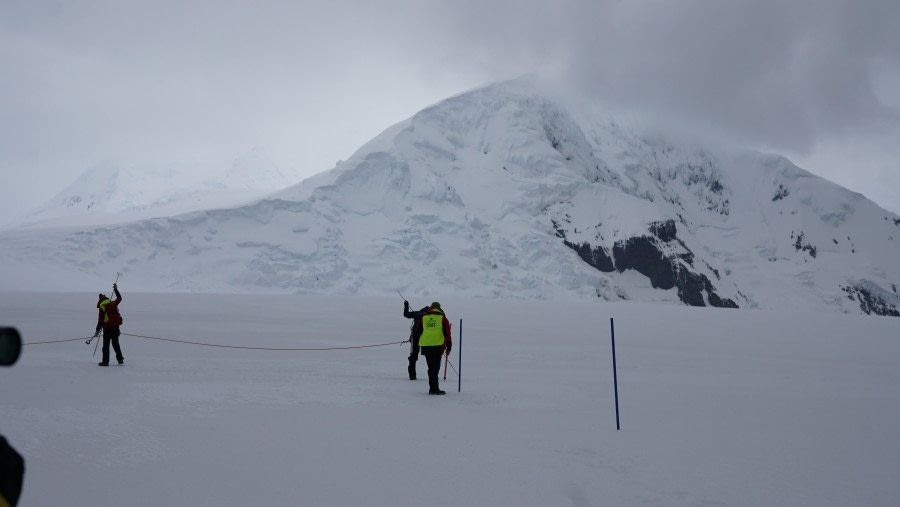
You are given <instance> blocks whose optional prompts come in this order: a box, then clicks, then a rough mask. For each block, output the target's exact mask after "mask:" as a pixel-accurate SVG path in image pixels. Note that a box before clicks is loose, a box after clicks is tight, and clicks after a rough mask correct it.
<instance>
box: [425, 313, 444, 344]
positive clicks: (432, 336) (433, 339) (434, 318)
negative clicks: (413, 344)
mask: <svg viewBox="0 0 900 507" xmlns="http://www.w3.org/2000/svg"><path fill="white" fill-rule="evenodd" d="M443 317H444V316H443V315H441V314H439V313H429V314H428V315H426V316H424V317H422V335H421V336H419V346H420V347H433V346H436V345H443V344H444V326H443Z"/></svg>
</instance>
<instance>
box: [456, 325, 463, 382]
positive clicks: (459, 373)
mask: <svg viewBox="0 0 900 507" xmlns="http://www.w3.org/2000/svg"><path fill="white" fill-rule="evenodd" d="M456 353H457V354H459V359H458V360H457V364H458V365H459V371H457V372H456V382H457V383H456V392H458V393H461V392H462V319H459V344H457V345H456Z"/></svg>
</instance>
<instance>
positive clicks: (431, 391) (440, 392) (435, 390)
mask: <svg viewBox="0 0 900 507" xmlns="http://www.w3.org/2000/svg"><path fill="white" fill-rule="evenodd" d="M428 394H447V393H446V391H441V390H440V389H432V390H430V391H428Z"/></svg>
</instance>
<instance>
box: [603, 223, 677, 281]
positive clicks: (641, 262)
mask: <svg viewBox="0 0 900 507" xmlns="http://www.w3.org/2000/svg"><path fill="white" fill-rule="evenodd" d="M613 257H614V258H615V265H616V269H617V270H618V271H619V273H622V272H623V271H625V270H626V269H633V270H635V271H637V272H638V273H640V274H642V275H644V276H646V277H647V278H649V279H650V285H652V286H653V288H655V289H663V290H668V289H671V288H672V287H674V286H675V271H674V270H673V269H672V261H671V260H669V259H667V258H666V257H665V256H664V255H663V254H662V252H661V251H660V250H659V248H658V247H657V245H656V240H655V239H654V238H652V237H649V236H637V237H634V238H629V239H627V240H625V241H617V242H616V244H615V245H614V246H613Z"/></svg>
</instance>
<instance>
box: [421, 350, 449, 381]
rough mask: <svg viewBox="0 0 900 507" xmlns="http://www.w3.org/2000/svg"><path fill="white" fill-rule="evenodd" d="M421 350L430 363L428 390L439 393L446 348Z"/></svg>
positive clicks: (426, 360)
mask: <svg viewBox="0 0 900 507" xmlns="http://www.w3.org/2000/svg"><path fill="white" fill-rule="evenodd" d="M420 348H421V349H422V355H423V356H425V362H426V363H428V390H429V391H437V390H438V389H440V383H439V382H438V373H440V371H441V356H443V355H444V354H443V352H444V346H443V345H436V346H430V347H420Z"/></svg>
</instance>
